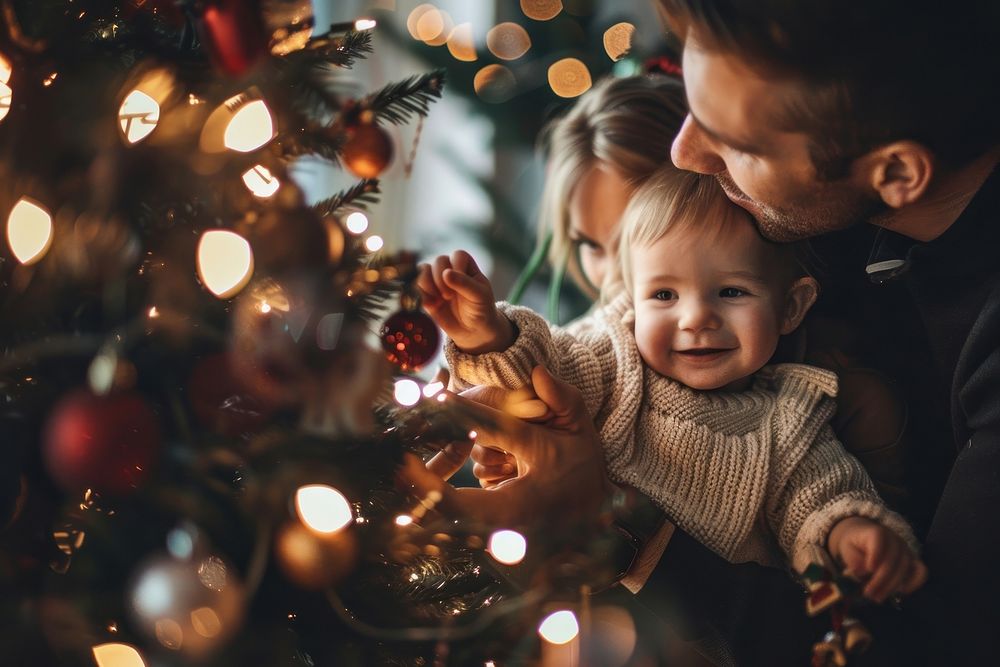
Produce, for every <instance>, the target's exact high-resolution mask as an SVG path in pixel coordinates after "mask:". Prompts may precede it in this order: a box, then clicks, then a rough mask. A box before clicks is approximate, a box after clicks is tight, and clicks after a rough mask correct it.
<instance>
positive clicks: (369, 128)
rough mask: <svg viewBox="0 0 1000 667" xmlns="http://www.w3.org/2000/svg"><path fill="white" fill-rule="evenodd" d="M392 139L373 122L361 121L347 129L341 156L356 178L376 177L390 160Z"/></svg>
mask: <svg viewBox="0 0 1000 667" xmlns="http://www.w3.org/2000/svg"><path fill="white" fill-rule="evenodd" d="M392 155H393V148H392V139H391V138H390V137H389V135H388V133H387V132H386V131H385V130H383V129H382V128H381V127H379V126H378V125H376V124H375V123H361V124H359V125H356V126H354V127H351V128H348V130H347V141H346V142H345V143H344V148H343V152H342V157H343V160H344V164H345V165H346V166H347V168H348V169H349V170H350V172H351V173H352V174H354V175H355V176H357V177H358V178H378V176H379V174H381V173H382V172H383V171H385V168H386V167H388V166H389V163H390V162H391V161H392Z"/></svg>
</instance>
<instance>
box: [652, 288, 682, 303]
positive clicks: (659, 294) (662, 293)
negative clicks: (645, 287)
mask: <svg viewBox="0 0 1000 667" xmlns="http://www.w3.org/2000/svg"><path fill="white" fill-rule="evenodd" d="M653 298H654V299H657V300H658V301H671V300H673V299H676V298H677V295H676V294H674V293H673V292H672V291H670V290H668V289H661V290H657V291H656V293H655V294H654V295H653Z"/></svg>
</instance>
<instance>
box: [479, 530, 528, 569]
mask: <svg viewBox="0 0 1000 667" xmlns="http://www.w3.org/2000/svg"><path fill="white" fill-rule="evenodd" d="M487 549H488V551H489V552H490V555H491V556H493V558H494V559H495V560H496V561H497V562H498V563H503V564H504V565H517V564H518V563H520V562H521V561H522V560H524V556H525V554H527V553H528V541H527V540H526V539H524V535H522V534H521V533H519V532H517V531H515V530H498V531H496V532H495V533H493V534H492V535H490V541H489V546H488V547H487Z"/></svg>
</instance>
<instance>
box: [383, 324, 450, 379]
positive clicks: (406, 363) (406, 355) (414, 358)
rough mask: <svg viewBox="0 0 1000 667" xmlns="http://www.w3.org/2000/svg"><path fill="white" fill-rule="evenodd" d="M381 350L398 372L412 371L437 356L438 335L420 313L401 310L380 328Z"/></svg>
mask: <svg viewBox="0 0 1000 667" xmlns="http://www.w3.org/2000/svg"><path fill="white" fill-rule="evenodd" d="M381 336H382V347H383V348H384V349H385V352H386V356H387V357H388V358H389V361H391V362H392V363H394V364H396V365H397V366H399V367H400V368H401V369H402V370H404V371H408V370H416V369H419V368H420V367H421V366H423V365H424V364H426V363H427V362H428V361H430V360H431V359H433V358H434V357H435V356H436V355H437V351H438V343H439V342H440V340H441V334H440V332H439V330H438V328H437V325H436V324H434V320H432V319H431V318H430V316H429V315H428V314H427V313H425V312H423V311H422V310H401V311H399V312H398V313H396V314H394V315H392V316H391V317H390V318H389V319H387V320H386V321H385V324H383V325H382V334H381Z"/></svg>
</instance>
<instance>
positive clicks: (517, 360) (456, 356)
mask: <svg viewBox="0 0 1000 667" xmlns="http://www.w3.org/2000/svg"><path fill="white" fill-rule="evenodd" d="M497 307H498V308H499V309H500V312H502V313H503V314H504V315H505V316H507V318H508V319H510V321H511V322H512V323H513V324H514V327H515V329H516V330H517V338H516V339H515V340H514V343H513V344H512V345H511V346H510V347H509V348H507V349H506V350H504V351H503V352H488V353H485V354H467V353H465V352H462V351H461V350H459V349H458V348H457V347H456V346H455V344H454V342H452V341H451V340H449V341H448V342H447V343H446V344H445V356H446V358H447V360H448V366H449V367H450V368H451V373H452V382H453V386H454V388H455V389H457V390H462V389H467V388H469V387H471V386H475V385H488V386H494V387H503V388H505V389H519V388H521V387H525V386H528V385H530V384H531V370H532V369H533V368H534V367H535V366H539V365H541V366H545V367H546V368H547V369H548V370H549V371H550V372H551V373H552V374H553V375H555V376H556V377H558V378H560V379H561V380H563V381H565V382H568V383H570V384H571V385H573V386H574V387H576V388H577V389H579V390H580V391H581V392H582V393H583V396H584V400H585V401H586V404H587V409H588V410H589V411H590V414H592V415H594V414H597V412H598V410H599V409H600V408H601V406H602V405H603V404H604V403H605V401H606V400H607V397H608V395H609V392H610V391H611V389H612V388H613V386H614V382H613V380H614V378H615V374H616V372H617V365H618V364H617V361H616V355H615V353H614V349H613V347H614V346H613V341H612V337H611V335H610V331H609V330H608V328H607V327H606V326H601V323H600V322H599V321H595V322H593V323H590V325H588V326H576V327H574V328H573V329H572V330H569V329H564V328H560V327H557V326H550V325H549V324H548V323H547V322H546V321H545V320H544V319H542V318H541V317H540V316H539V315H538V314H536V313H535V312H533V311H532V310H531V309H529V308H524V307H520V306H512V305H510V304H507V303H503V302H501V303H499V304H497ZM599 316H600V313H597V314H595V315H592V316H590V317H599Z"/></svg>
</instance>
